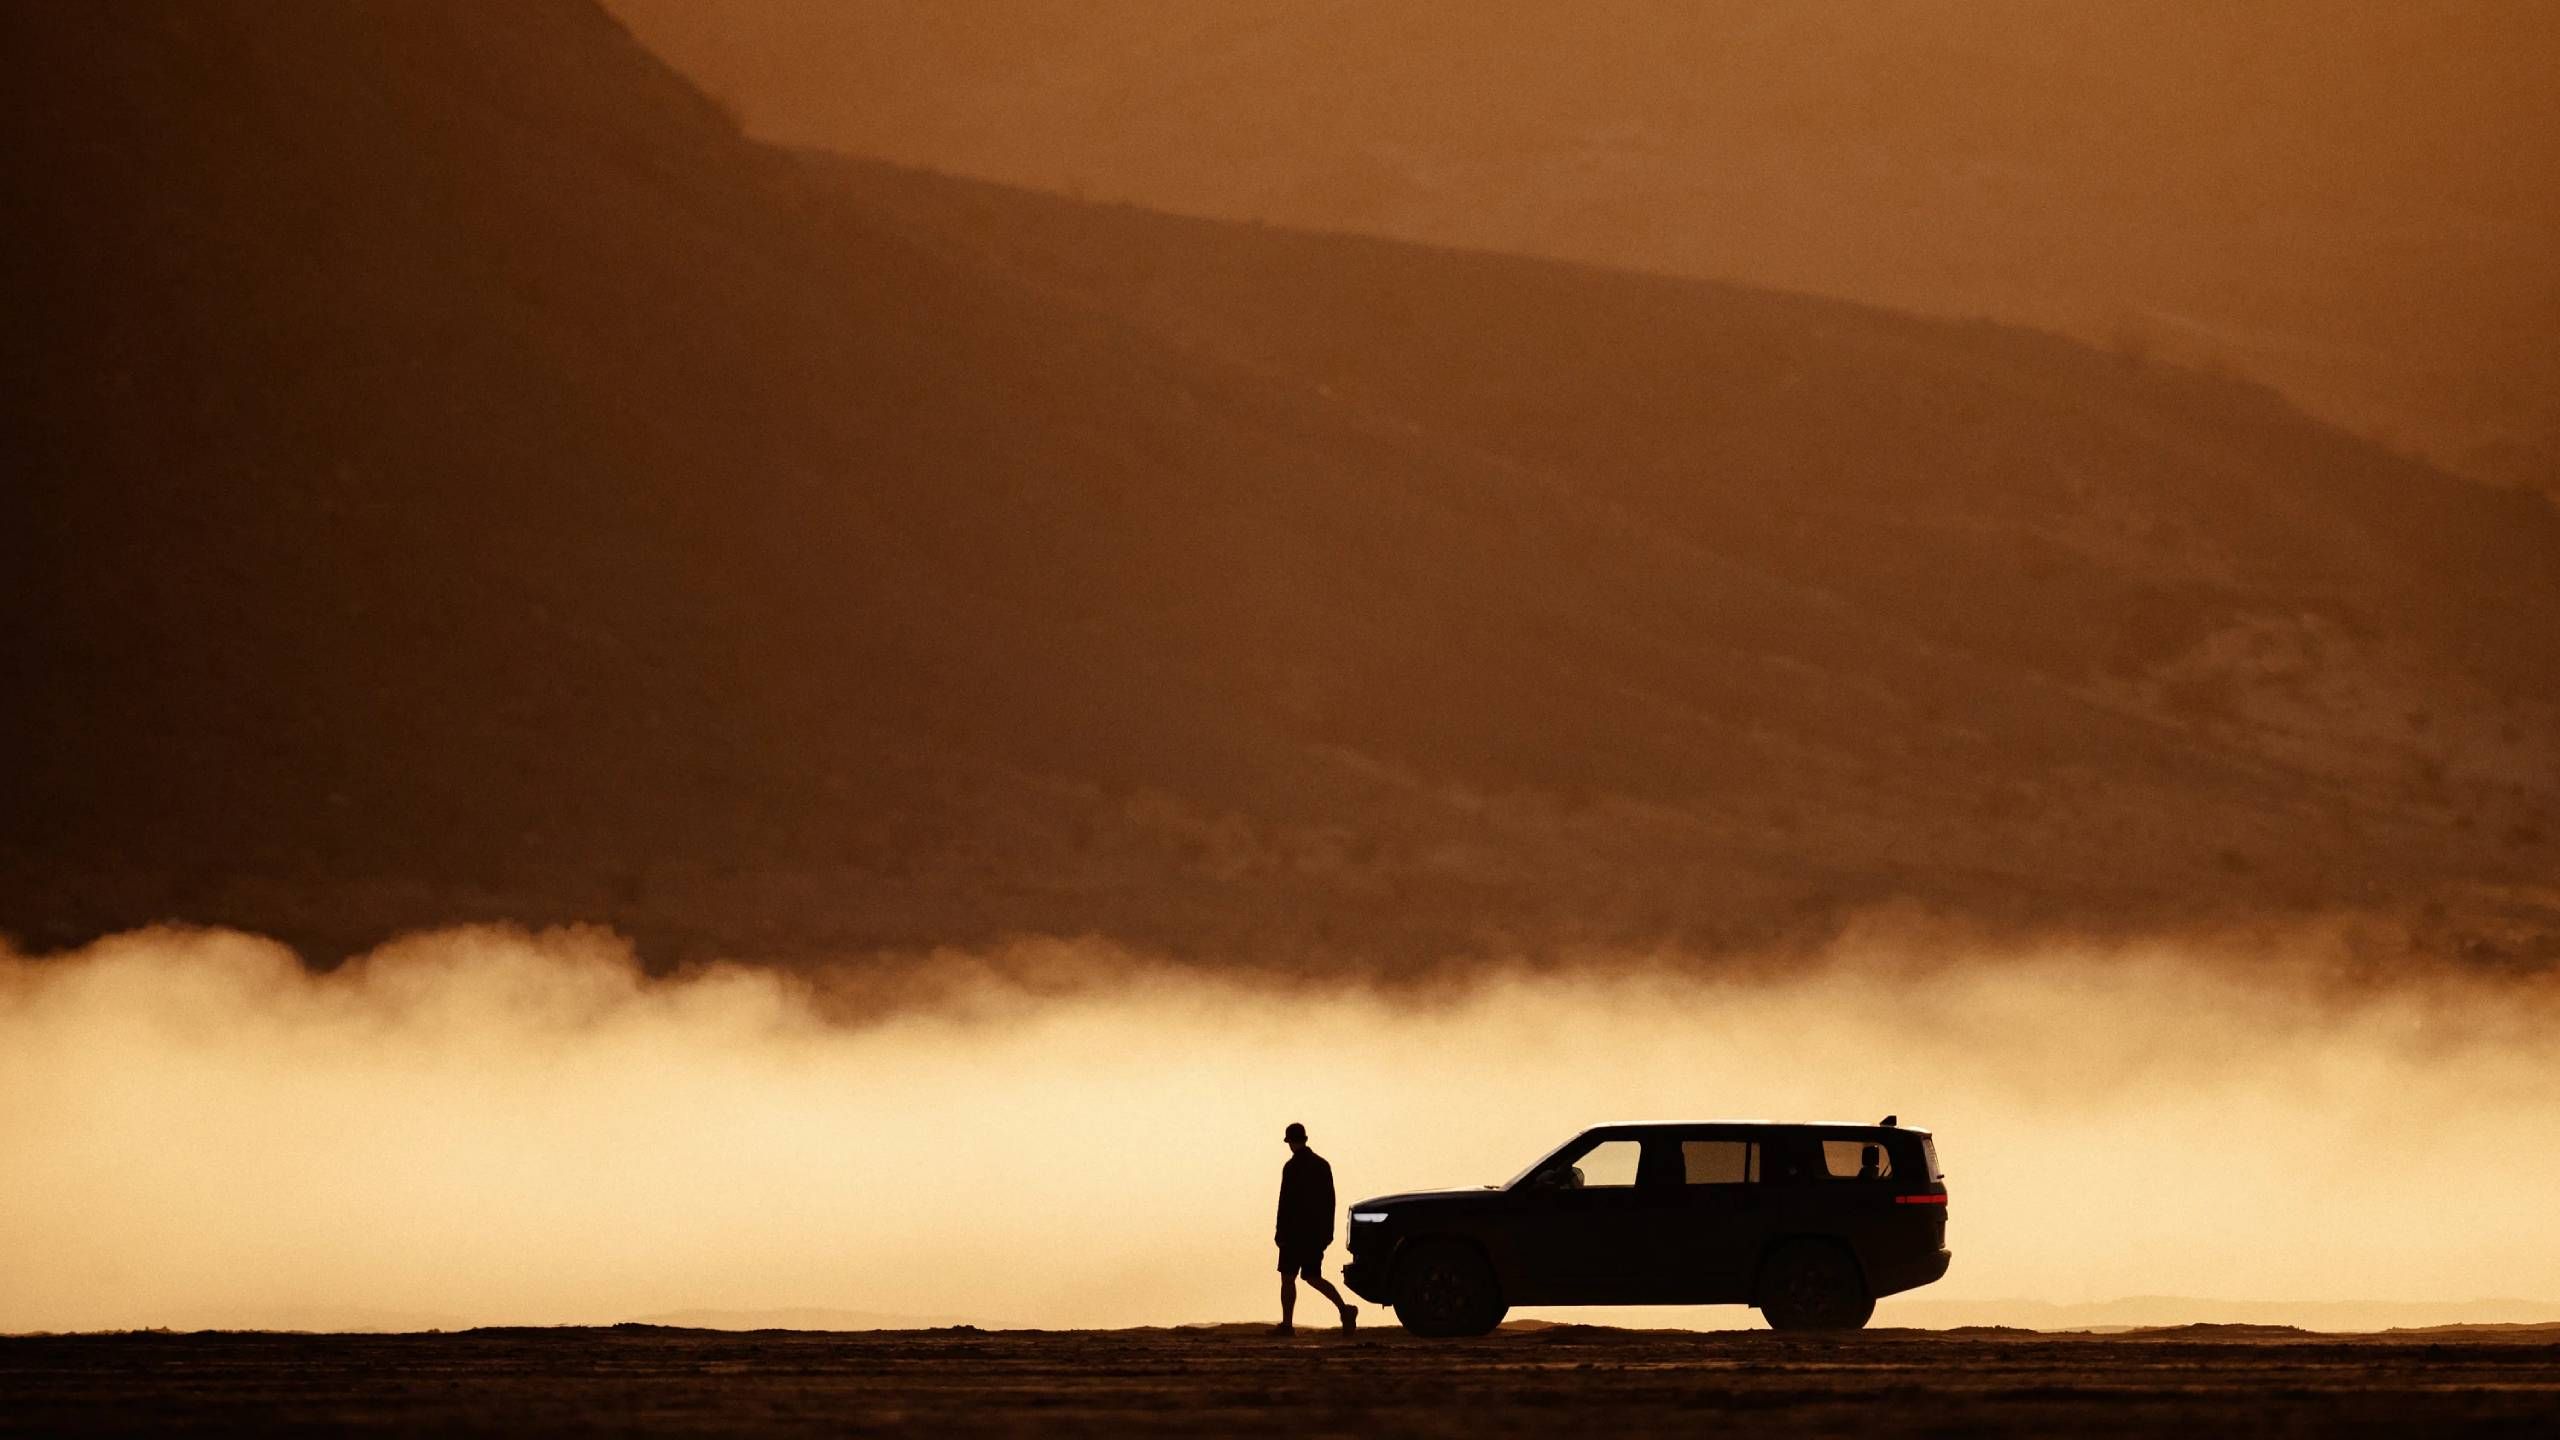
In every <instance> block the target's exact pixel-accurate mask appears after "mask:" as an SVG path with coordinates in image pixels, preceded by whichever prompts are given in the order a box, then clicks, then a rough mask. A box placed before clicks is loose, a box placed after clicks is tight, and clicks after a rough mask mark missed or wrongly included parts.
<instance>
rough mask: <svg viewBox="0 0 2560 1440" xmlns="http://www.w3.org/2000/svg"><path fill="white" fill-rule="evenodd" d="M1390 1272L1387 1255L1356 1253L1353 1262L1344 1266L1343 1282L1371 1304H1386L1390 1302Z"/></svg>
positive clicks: (1353, 1292) (1352, 1291)
mask: <svg viewBox="0 0 2560 1440" xmlns="http://www.w3.org/2000/svg"><path fill="white" fill-rule="evenodd" d="M1388 1273H1389V1272H1388V1267H1387V1257H1386V1256H1385V1255H1354V1256H1352V1257H1351V1263H1350V1264H1348V1265H1345V1266H1343V1267H1342V1283H1343V1284H1345V1285H1348V1286H1350V1287H1351V1293H1352V1294H1354V1295H1357V1296H1359V1297H1360V1298H1361V1299H1363V1300H1366V1301H1368V1302H1369V1303H1370V1304H1372V1305H1384V1304H1387V1303H1388V1290H1387V1278H1388Z"/></svg>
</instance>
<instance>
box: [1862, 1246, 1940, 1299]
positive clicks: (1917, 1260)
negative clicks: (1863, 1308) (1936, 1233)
mask: <svg viewBox="0 0 2560 1440" xmlns="http://www.w3.org/2000/svg"><path fill="white" fill-rule="evenodd" d="M1954 1259H1955V1256H1954V1255H1953V1254H1952V1253H1950V1252H1949V1251H1947V1250H1946V1249H1945V1248H1944V1247H1941V1248H1939V1249H1938V1250H1935V1251H1930V1252H1923V1253H1921V1254H1917V1255H1910V1256H1898V1257H1896V1258H1894V1259H1891V1260H1870V1261H1868V1263H1867V1293H1868V1294H1870V1295H1898V1294H1900V1293H1901V1292H1903V1291H1905V1290H1917V1289H1919V1288H1920V1287H1921V1286H1923V1285H1926V1284H1928V1283H1929V1282H1930V1281H1933V1280H1936V1279H1939V1278H1940V1277H1942V1276H1944V1275H1945V1274H1946V1273H1947V1266H1948V1265H1949V1264H1950V1263H1952V1262H1953V1261H1954Z"/></svg>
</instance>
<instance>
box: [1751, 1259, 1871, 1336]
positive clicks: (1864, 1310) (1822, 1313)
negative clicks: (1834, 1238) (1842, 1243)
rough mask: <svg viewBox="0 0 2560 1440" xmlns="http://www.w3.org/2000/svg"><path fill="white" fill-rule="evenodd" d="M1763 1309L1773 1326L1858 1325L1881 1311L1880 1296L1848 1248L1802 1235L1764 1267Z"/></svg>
mask: <svg viewBox="0 0 2560 1440" xmlns="http://www.w3.org/2000/svg"><path fill="white" fill-rule="evenodd" d="M1760 1313H1761V1315H1762V1316H1764V1317H1766V1318H1767V1320H1768V1322H1769V1328H1770V1329H1772V1330H1855V1329H1858V1328H1859V1327H1861V1326H1863V1325H1865V1324H1866V1323H1867V1319H1868V1317H1870V1316H1872V1315H1874V1314H1875V1313H1876V1302H1875V1297H1874V1296H1871V1295H1869V1294H1868V1293H1867V1284H1866V1281H1865V1280H1864V1279H1862V1278H1860V1276H1859V1274H1858V1266H1857V1262H1855V1261H1853V1260H1851V1259H1850V1258H1849V1256H1848V1253H1847V1252H1846V1251H1843V1250H1842V1249H1841V1248H1840V1247H1839V1246H1837V1245H1828V1244H1824V1243H1822V1242H1820V1241H1812V1240H1799V1241H1796V1242H1795V1243H1794V1244H1792V1245H1789V1246H1787V1247H1786V1248H1785V1249H1783V1250H1780V1251H1779V1252H1778V1253H1777V1254H1775V1255H1772V1256H1770V1257H1769V1263H1768V1265H1767V1266H1766V1267H1765V1268H1763V1269H1762V1270H1761V1272H1760Z"/></svg>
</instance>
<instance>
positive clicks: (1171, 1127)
mask: <svg viewBox="0 0 2560 1440" xmlns="http://www.w3.org/2000/svg"><path fill="white" fill-rule="evenodd" d="M2242 945H2243V942H2240V941H2237V940H2222V941H2202V940H2185V941H2178V942H2169V941H2162V942H2157V943H2153V944H2147V945H2110V946H2105V947H2100V946H2095V945H2076V946H2075V945H2064V944H2053V945H2041V946H2023V947H2015V948H2013V949H2010V950H2007V951H2004V952H2000V953H1984V952H1977V953H1950V952H1947V951H1945V950H1943V949H1933V950H1932V952H1931V954H1930V957H1929V958H1928V959H1927V960H1926V961H1916V960H1914V959H1912V958H1911V956H1912V955H1913V954H1914V953H1915V949H1914V946H1913V944H1912V942H1910V941H1909V940H1907V939H1903V938H1897V937H1895V936H1894V935H1892V934H1890V933H1888V931H1887V930H1881V929H1880V930H1874V931H1871V932H1869V933H1867V934H1865V935H1864V936H1862V937H1852V938H1850V939H1848V940H1844V941H1843V942H1841V943H1840V944H1839V945H1838V946H1837V947H1835V948H1834V949H1833V950H1832V951H1830V952H1829V953H1826V954H1824V955H1822V956H1819V957H1815V958H1813V959H1809V960H1806V961H1803V962H1801V963H1794V962H1786V963H1781V962H1777V961H1765V960H1764V961H1763V962H1762V963H1759V964H1756V965H1750V966H1741V967H1735V966H1731V965H1719V966H1715V967H1706V966H1703V965H1701V964H1699V963H1698V962H1697V961H1696V960H1695V959H1693V958H1690V957H1629V956H1616V957H1592V958H1594V959H1595V960H1602V961H1605V962H1606V963H1594V964H1589V965H1570V966H1556V965H1550V966H1547V967H1544V968H1541V969H1534V970H1533V969H1529V968H1522V969H1518V970H1515V971H1510V972H1505V973H1497V974H1490V975H1488V976H1486V977H1485V978H1483V979H1482V980H1481V981H1479V982H1477V983H1474V984H1471V985H1468V986H1466V987H1463V988H1461V989H1458V990H1455V991H1452V992H1450V993H1448V994H1446V995H1442V996H1439V997H1437V998H1434V999H1431V1000H1429V1001H1427V1002H1426V1001H1424V1000H1421V999H1418V998H1415V997H1413V996H1409V995H1399V994H1395V993H1388V992H1365V991H1360V990H1344V989H1305V988H1294V989H1293V988H1273V987H1272V986H1270V985H1269V984H1266V983H1260V982H1242V981H1231V980H1223V979H1219V978H1215V977H1214V976H1212V975H1208V974H1204V973H1201V972H1200V971H1198V970H1194V969H1187V968H1183V967H1177V966H1173V965H1170V964H1167V963H1164V962H1162V961H1159V960H1150V959H1148V958H1146V957H1138V956H1132V955H1128V954H1125V953H1122V952H1119V951H1117V950H1113V949H1111V948H1109V947H1105V946H1101V945H1098V944H1070V943H1064V942H1053V943H1040V944H1025V945H1019V946H1015V947H1012V948H1010V949H1007V950H1003V951H1000V952H991V953H989V954H984V955H977V956H957V955H946V956H939V957H926V960H927V961H928V962H929V963H923V964H920V965H919V967H918V969H919V973H931V974H935V975H940V976H943V977H945V979H944V981H943V983H942V984H941V986H940V987H939V991H938V993H937V994H935V995H933V996H931V997H929V998H927V999H924V1000H921V1001H919V1000H916V999H914V998H912V997H911V998H910V999H909V1000H908V1001H907V1002H905V1003H900V1004H897V1005H894V1006H890V1005H885V1004H883V1003H881V1002H880V1001H879V1000H878V999H877V995H878V993H879V992H878V991H877V988H876V986H874V985H872V984H871V983H870V982H868V981H864V982H861V983H857V978H856V977H858V976H862V975H867V974H876V970H874V969H871V968H869V967H866V968H864V969H860V970H857V969H855V968H853V967H848V968H847V969H846V970H845V971H844V972H843V973H842V974H841V975H835V976H830V975H827V974H817V975H811V974H807V973H795V972H786V971H781V970H776V969H772V968H767V967H758V966H749V965H724V966H717V967H712V968H709V969H704V970H700V971H696V972H693V973H689V974H686V975H683V976H679V977H675V978H671V979H653V978H650V977H647V976H645V975H644V974H642V973H641V971H640V970H639V969H638V968H637V967H636V966H635V965H634V964H633V962H632V960H631V957H630V954H629V951H628V949H627V947H626V946H625V945H624V944H623V943H622V942H620V941H619V940H618V939H616V938H615V937H613V936H611V935H609V934H605V933H602V932H592V931H565V932H547V933H543V934H525V933H521V932H514V931H507V930H454V931H446V932H440V933H435V934H428V935H421V936H416V937H412V938H409V939H407V940H404V941H401V942H399V943H396V944H394V945H391V946H388V947H386V948H384V949H383V950H380V951H378V952H376V953H374V954H373V955H371V956H369V957H366V958H364V959H362V960H360V961H357V962H355V963H353V964H351V965H349V966H346V967H344V968H342V969H340V970H338V971H336V972H333V973H329V974H325V975H314V974H311V973H308V972H306V971H305V970H304V969H303V968H302V967H300V966H299V965H298V964H297V963H296V962H295V960H294V958H293V957H292V956H291V954H290V953H289V952H287V951H286V950H285V949H283V948H282V947H280V946H277V945H274V944H272V943H269V942H266V941H263V940H259V939H256V938H253V937H249V936H243V935H239V934H230V933H220V932H193V931H151V932H142V933H136V934H131V935H126V936H122V937H118V938H114V939H110V940H106V941H103V942H100V943H99V944H97V945H95V946H92V947H90V948H88V949H86V950H83V951H80V952H78V953H76V954H71V955H65V956H55V957H47V958H40V959H39V958H27V957H17V956H5V957H0V1097H4V1098H0V1172H5V1173H6V1174H7V1175H8V1176H9V1177H10V1183H9V1184H8V1185H7V1186H5V1187H0V1330H28V1329H74V1328H101V1327H125V1326H145V1325H161V1324H166V1325H224V1324H229V1325H294V1324H304V1325H316V1326H325V1325H330V1324H338V1323H347V1324H363V1325H390V1324H403V1323H406V1324H419V1325H425V1324H446V1325H454V1324H463V1323H498V1322H508V1323H554V1322H581V1323H583V1322H604V1321H614V1320H621V1319H628V1318H631V1317H634V1316H638V1315H644V1314H650V1313H655V1312H662V1311H668V1310H675V1309H681V1308H687V1307H695V1308H736V1309H764V1308H776V1307H793V1306H799V1307H836V1308H844V1309H858V1310H862V1311H865V1312H871V1313H874V1314H886V1315H904V1316H914V1317H920V1318H956V1319H965V1320H970V1321H974V1322H977V1323H980V1324H987V1325H997V1324H1035V1325H1051V1326H1066V1325H1074V1326H1085V1325H1131V1324H1153V1323H1177V1322H1187V1321H1200V1320H1226V1319H1239V1318H1251V1317H1256V1316H1261V1315H1263V1314H1265V1313H1266V1312H1268V1311H1269V1310H1271V1309H1272V1308H1273V1302H1272V1299H1271V1295H1270V1292H1271V1290H1272V1288H1273V1285H1272V1277H1271V1274H1270V1252H1269V1248H1268V1246H1269V1228H1270V1203H1271V1193H1272V1187H1273V1184H1274V1181H1275V1177H1276V1174H1277V1171H1278V1167H1279V1162H1280V1161H1281V1159H1282V1158H1283V1151H1282V1147H1281V1145H1280V1142H1279V1133H1280V1129H1281V1126H1282V1125H1283V1124H1284V1123H1285V1122H1287V1121H1289V1120H1293V1119H1294V1120H1304V1121H1305V1122H1306V1123H1307V1124H1308V1125H1309V1127H1310V1128H1311V1129H1312V1130H1313V1132H1314V1137H1315V1143H1316V1146H1317V1148H1318V1149H1320V1150H1322V1151H1323V1152H1325V1153H1326V1154H1327V1155H1328V1156H1329V1157H1330V1158H1331V1159H1332V1161H1333V1164H1334V1167H1335V1170H1336V1173H1337V1175H1338V1176H1339V1178H1340V1183H1341V1188H1342V1191H1343V1198H1344V1200H1345V1201H1346V1202H1348V1201H1350V1200H1353V1199H1356V1198H1358V1197H1360V1196H1364V1195H1371V1194H1379V1193H1384V1192H1387V1191H1393V1190H1400V1189H1407V1188H1414V1187H1421V1186H1433V1185H1465V1184H1475V1183H1483V1182H1490V1181H1497V1180H1500V1179H1502V1178H1504V1177H1506V1176H1507V1175H1509V1174H1510V1173H1512V1172H1513V1171H1515V1170H1516V1169H1518V1168H1519V1167H1520V1166H1522V1165H1523V1164H1525V1163H1526V1162H1528V1161H1529V1160H1531V1159H1533V1158H1535V1157H1536V1156H1537V1155H1538V1154H1540V1153H1541V1152H1543V1151H1544V1150H1545V1149H1546V1148H1548V1147H1549V1146H1551V1145H1553V1144H1554V1143H1556V1142H1557V1141H1560V1140H1561V1139H1563V1138H1564V1137H1565V1136H1567V1135H1568V1134H1569V1133H1571V1132H1572V1131H1573V1130H1575V1129H1576V1128H1577V1127H1579V1126H1581V1125H1584V1124H1586V1123H1590V1122H1593V1121H1597V1120H1603V1119H1629V1118H1658V1117H1690V1116H1762V1117H1784V1118H1832V1119H1848V1120H1856V1121H1872V1120H1874V1119H1876V1118H1877V1117H1879V1116H1881V1115H1883V1114H1884V1113H1885V1112H1887V1111H1894V1112H1898V1113H1899V1114H1900V1115H1901V1116H1902V1117H1903V1119H1904V1121H1905V1122H1906V1123H1909V1124H1914V1125H1922V1126H1928V1127H1931V1128H1934V1129H1935V1130H1936V1132H1937V1134H1938V1137H1939V1146H1940V1151H1941V1154H1942V1157H1943V1159H1944V1162H1945V1165H1946V1168H1947V1171H1948V1179H1949V1185H1950V1188H1951V1189H1952V1191H1953V1193H1954V1203H1953V1207H1952V1211H1951V1217H1950V1224H1951V1238H1950V1243H1951V1246H1952V1248H1953V1249H1954V1250H1955V1252H1956V1265H1955V1269H1954V1271H1953V1273H1952V1275H1951V1276H1950V1277H1949V1279H1948V1280H1947V1281H1945V1282H1943V1283H1942V1284H1941V1285H1939V1286H1937V1287H1934V1288H1933V1289H1932V1290H1930V1291H1927V1292H1923V1293H1924V1294H1926V1295H1928V1296H1930V1297H1931V1298H1933V1299H1938V1300H1954V1299H1962V1298H1967V1297H1972V1298H1988V1297H2033V1298H2037V1299H2043V1300H2051V1301H2060V1302H2074V1301H2084V1300H2090V1299H2099V1298H2106V1297H2112V1296H2118V1295H2125V1294H2164V1293H2167V1294H2187V1295H2204V1296H2215V1297H2256V1298H2278V1299H2292V1300H2306V1301H2309V1300H2328V1299H2363V1298H2379V1297H2391V1298H2393V1299H2396V1300H2407V1301H2421V1300H2463V1299H2469V1298H2476V1297H2481V1296H2534V1297H2543V1298H2548V1297H2553V1296H2560V1247H2553V1246H2552V1245H2550V1244H2549V1243H2547V1242H2548V1229H2547V1226H2548V1216H2549V1205H2550V1197H2551V1195H2552V1194H2553V1193H2554V1192H2555V1188H2560V1146H2555V1145H2554V1144H2553V1140H2554V1138H2555V1136H2560V1084H2556V1083H2555V1082H2560V1059H2556V1058H2555V1052H2554V1049H2553V1047H2552V1044H2551V1037H2552V1034H2553V1029H2552V1020H2553V1018H2554V1016H2555V1015H2560V988H2556V987H2555V985H2554V984H2553V983H2552V979H2551V977H2547V976H2546V977H2527V978H2517V977H2505V978H2499V977H2484V976H2462V975H2459V974H2456V973H2454V972H2451V971H2447V970H2442V969H2437V970H2431V971H2429V972H2428V976H2427V978H2425V979H2421V980H2402V981H2395V982H2391V983H2377V982H2375V981H2374V980H2372V979H2371V978H2370V972H2369V971H2362V970H2358V969H2357V967H2354V966H2349V965H2346V964H2344V963H2343V960H2342V956H2343V955H2344V952H2345V950H2346V948H2347V947H2346V945H2345V942H2344V941H2343V940H2342V939H2341V938H2340V936H2339V935H2338V934H2337V933H2335V932H2331V931H2309V932H2302V933H2297V934H2293V935H2291V936H2289V937H2286V938H2285V939H2284V940H2283V941H2282V942H2281V943H2275V944H2271V943H2267V942H2264V941H2263V940H2262V939H2261V940H2253V941H2250V942H2247V943H2246V946H2245V948H2246V951H2247V953H2245V954H2241V953H2236V952H2237V951H2238V950H2239V949H2240V948H2242ZM2217 946H2219V947H2222V948H2221V949H2219V950H2217V949H2216V948H2215V947H2217ZM2359 974H2361V975H2363V976H2364V977H2365V978H2361V979H2359V978H2355V976H2356V975H2359ZM952 977H958V978H952ZM1339 1254H1340V1252H1339V1251H1336V1252H1335V1258H1336V1259H1337V1261H1338V1259H1339ZM1894 1314H1895V1302H1891V1301H1888V1302H1887V1303H1886V1305H1885V1306H1884V1307H1883V1308H1882V1310H1881V1311H1880V1313H1879V1320H1878V1323H1892V1322H1893V1319H1894ZM1657 1318H1658V1319H1661V1320H1685V1321H1688V1322H1691V1323H1709V1324H1731V1323H1748V1318H1749V1317H1748V1316H1747V1314H1746V1313H1745V1312H1742V1311H1738V1310H1731V1311H1698V1312H1681V1313H1679V1314H1676V1315H1659V1316H1657Z"/></svg>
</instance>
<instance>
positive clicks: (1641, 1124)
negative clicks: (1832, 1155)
mask: <svg viewBox="0 0 2560 1440" xmlns="http://www.w3.org/2000/svg"><path fill="white" fill-rule="evenodd" d="M1692 1125H1722V1126H1728V1127H1731V1128H1734V1129H1752V1130H1891V1131H1895V1132H1897V1133H1900V1134H1904V1135H1926V1134H1928V1133H1930V1132H1929V1130H1928V1129H1927V1127H1925V1126H1920V1125H1879V1124H1877V1123H1876V1122H1874V1121H1872V1120H1732V1119H1705V1120H1607V1121H1603V1122H1601V1123H1600V1124H1597V1125H1586V1126H1584V1127H1583V1128H1582V1130H1581V1131H1580V1132H1579V1133H1581V1134H1584V1135H1588V1134H1590V1133H1591V1132H1592V1131H1594V1130H1676V1129H1682V1128H1685V1127H1688V1126H1692Z"/></svg>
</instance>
